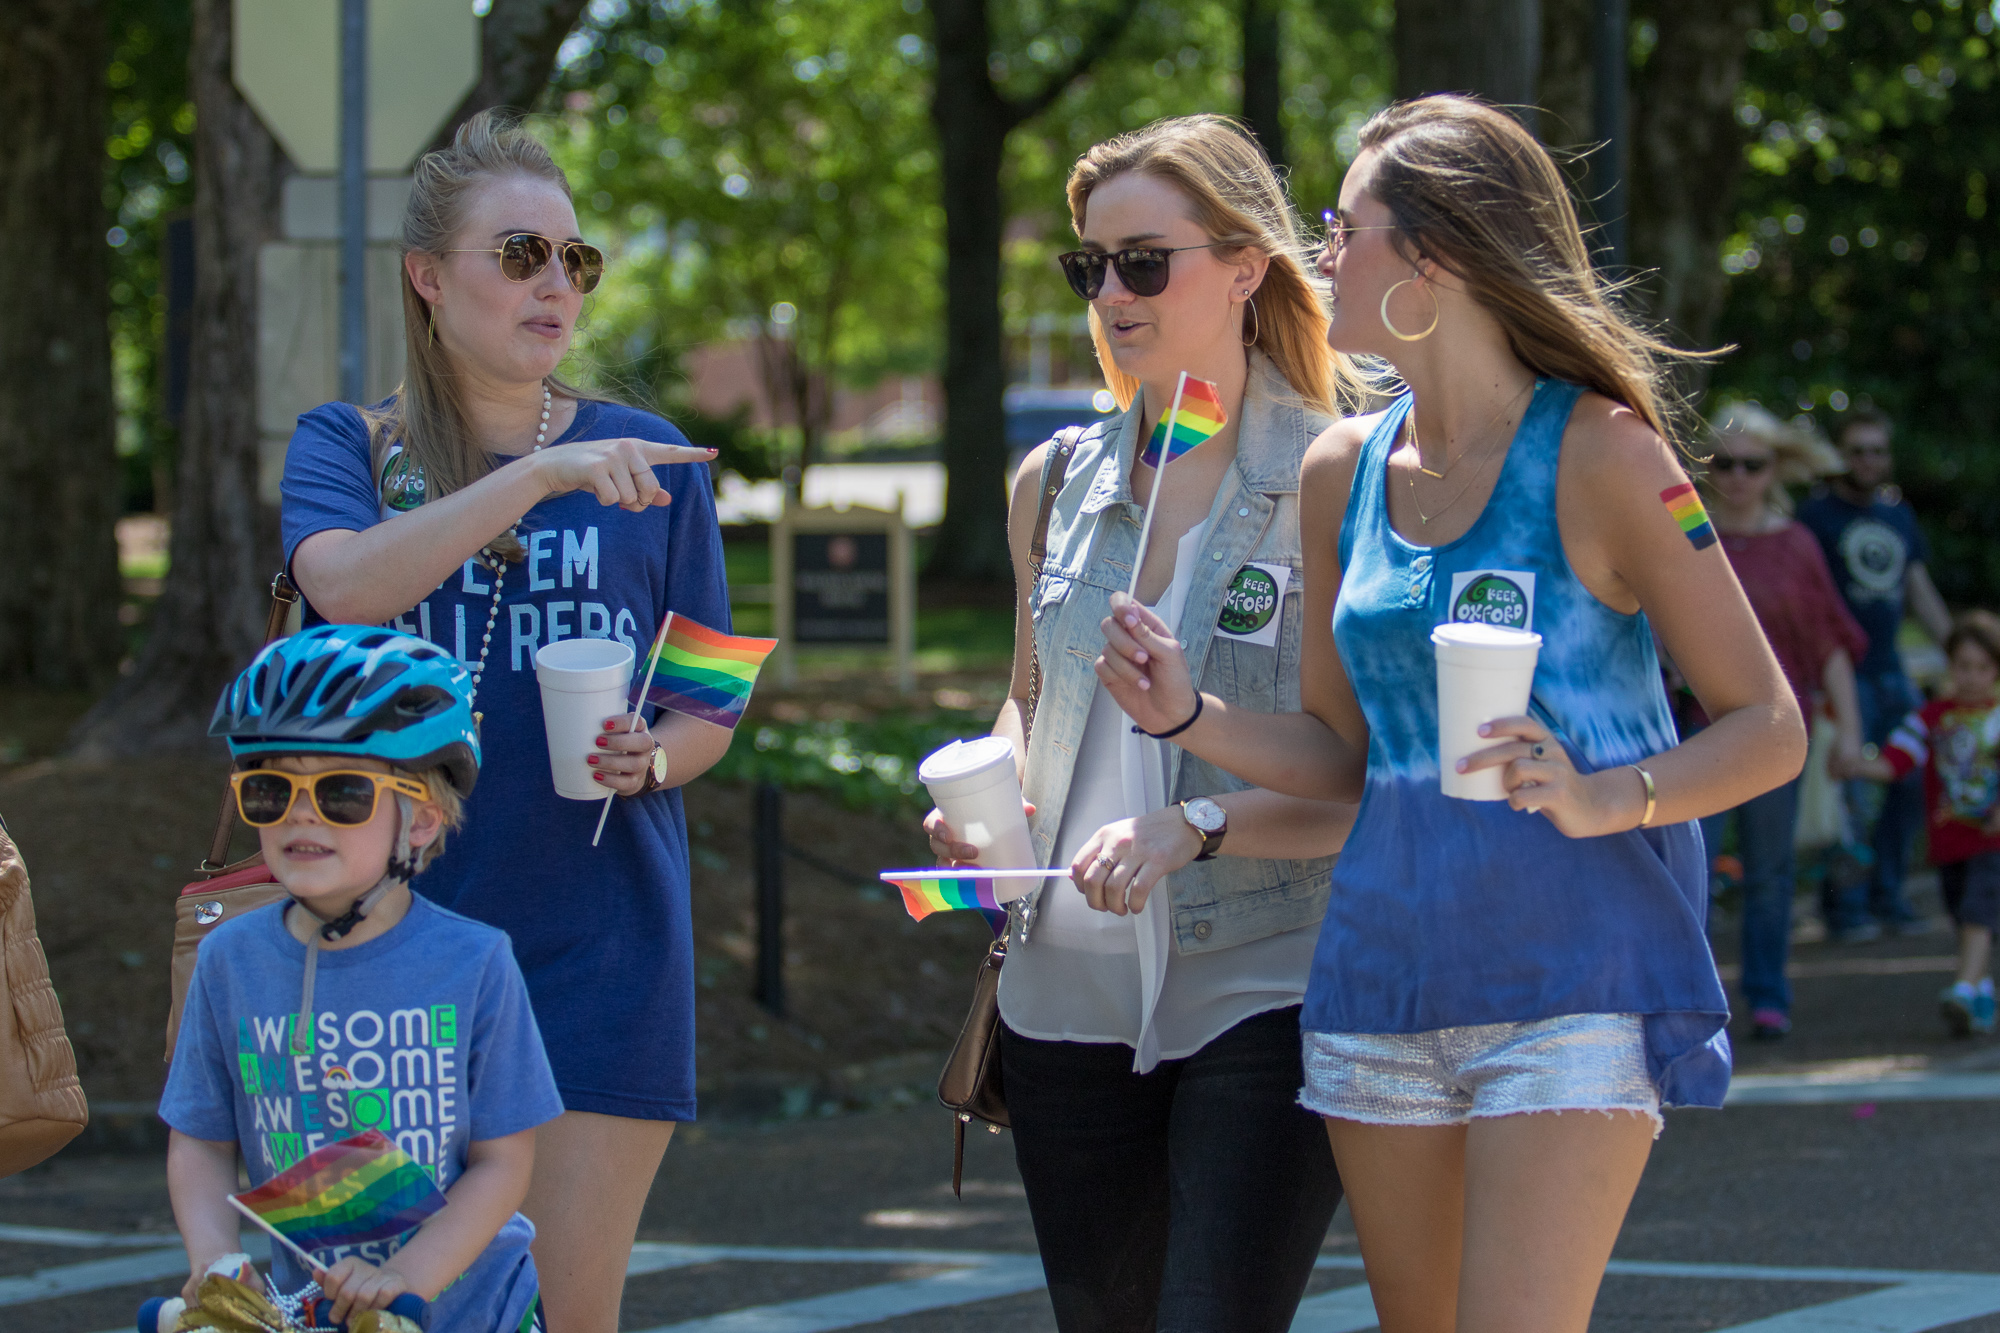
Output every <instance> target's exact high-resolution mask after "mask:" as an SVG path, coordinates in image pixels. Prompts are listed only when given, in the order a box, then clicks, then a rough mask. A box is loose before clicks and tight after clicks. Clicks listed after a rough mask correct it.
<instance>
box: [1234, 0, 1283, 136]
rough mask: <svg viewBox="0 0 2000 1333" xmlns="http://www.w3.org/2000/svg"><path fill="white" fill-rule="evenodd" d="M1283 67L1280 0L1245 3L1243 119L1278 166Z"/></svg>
mask: <svg viewBox="0 0 2000 1333" xmlns="http://www.w3.org/2000/svg"><path fill="white" fill-rule="evenodd" d="M1283 65H1284V58H1283V48H1282V46H1281V45H1280V44H1279V9H1278V0H1243V119H1244V120H1245V121H1247V122H1248V123H1249V125H1250V129H1251V132H1252V133H1254V134H1255V135H1256V136H1257V142H1258V143H1260V144H1263V145H1264V154H1265V156H1267V157H1269V158H1270V159H1271V164H1272V165H1273V166H1278V167H1282V166H1284V165H1285V127H1284V124H1283V122H1282V121H1280V119H1279V113H1280V112H1281V111H1282V110H1283V109H1284V105H1285V87H1284V80H1283V77H1282V70H1283Z"/></svg>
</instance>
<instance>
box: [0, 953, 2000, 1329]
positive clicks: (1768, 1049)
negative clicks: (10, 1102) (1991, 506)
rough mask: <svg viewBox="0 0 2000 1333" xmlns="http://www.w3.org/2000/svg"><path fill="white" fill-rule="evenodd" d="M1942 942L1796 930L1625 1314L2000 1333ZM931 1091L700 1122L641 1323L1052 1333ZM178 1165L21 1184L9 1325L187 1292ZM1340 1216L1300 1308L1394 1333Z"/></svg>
mask: <svg viewBox="0 0 2000 1333" xmlns="http://www.w3.org/2000/svg"><path fill="white" fill-rule="evenodd" d="M1947 948H1948V940H1947V939H1946V938H1945V937H1944V936H1942V935H1937V936H1928V937H1919V938H1915V939H1904V940H1901V941H1896V940H1889V941H1884V942H1882V943H1881V944H1879V945H1871V946H1869V947H1868V948H1866V949H1858V950H1846V951H1840V950H1833V949H1828V948H1818V949H1814V948H1807V949H1802V950H1801V951H1800V957H1799V960H1798V965H1797V967H1796V969H1795V971H1796V973H1797V974H1798V975H1797V976H1796V979H1795V985H1796V987H1797V989H1798V1002H1797V1007H1796V1010H1795V1016H1796V1017H1797V1018H1798V1020H1799V1023H1800V1030H1799V1032H1798V1034H1797V1035H1796V1036H1795V1038H1794V1039H1793V1040H1792V1041H1790V1042H1788V1043H1780V1044H1776V1045H1771V1046H1763V1045H1760V1046H1756V1047H1749V1048H1747V1049H1745V1050H1744V1052H1743V1059H1742V1065H1743V1067H1744V1070H1745V1073H1744V1075H1743V1076H1742V1077H1741V1078H1739V1080H1738V1083H1737V1092H1736V1094H1735V1096H1734V1098H1733V1104H1732V1105H1731V1107H1730V1108H1729V1109H1727V1110H1725V1111H1722V1112H1719V1113H1717V1112H1695V1111H1685V1112H1675V1113H1672V1114H1671V1115H1670V1116H1669V1118H1668V1126H1667V1131H1666V1134H1665V1136H1664V1137H1663V1138H1662V1139H1661V1141H1660V1143H1659V1145H1658V1147H1657V1149H1656V1150H1655V1153H1654V1156H1653V1160H1652V1163H1651V1165H1650V1167H1649V1168H1648V1171H1647V1174H1646V1178H1645V1181H1644V1183H1643V1184H1642V1186H1641V1188H1640V1191H1639V1197H1638V1199H1637V1201H1636V1202H1635V1203H1634V1205H1633V1209H1632V1213H1631V1217H1630V1219H1629V1221H1628V1223H1627V1225H1626V1228H1625V1231H1624V1234H1623V1236H1622V1237H1621V1239H1620V1243H1619V1247H1618V1255H1617V1261H1616V1262H1615V1263H1614V1265H1613V1267H1612V1270H1611V1272H1610V1274H1609V1275H1608V1276H1607V1278H1606V1280H1605V1284H1604V1289H1603V1294H1602V1296H1601V1297H1600V1299H1599V1302H1598V1313H1597V1318H1596V1319H1595V1321H1594V1323H1593V1327H1594V1328H1598V1329H1604V1330H1632V1331H1633V1333H1638V1331H1639V1330H1645V1331H1646V1333H1653V1331H1654V1330H1707V1329H1731V1330H1755V1331H1756V1333H1807V1331H1808V1330H1845V1331H1852V1330H1869V1331H1871V1333H1917V1331H1918V1330H1923V1329H1941V1328H1952V1329H1954V1330H1964V1331H1966V1333H1971V1331H1973V1330H1988V1331H1990V1333H2000V1252H1996V1247H1995V1244H1994V1242H1993V1239H1992V1236H1993V1231H1994V1228H1993V1224H1992V1222H1991V1217H1990V1214H1991V1205H1990V1197H1991V1189H1990V1181H1991V1180H1992V1175H1993V1167H1994V1165H1995V1164H1996V1162H2000V1133H1996V1132H1995V1130H1996V1127H1997V1126H1996V1122H2000V1116H1996V1111H2000V1107H1996V1105H1995V1102H1996V1101H2000V1046H1996V1045H1994V1044H1991V1043H1951V1042H1948V1041H1946V1039H1945V1038H1944V1037H1943V1035H1942V1029H1941V1027H1940V1026H1939V1025H1938V1023H1937V1019H1936V1016H1935V1003H1934V1000H1935V995H1936V992H1937V989H1938V987H1939V986H1940V985H1941V984H1942V981H1943V980H1944V976H1943V974H1942V973H1941V971H1940V969H1941V968H1942V967H1943V966H1944V961H1943V958H1942V954H1943V953H1944V951H1945V950H1946V949H1947ZM950 1166H951V1130H950V1120H949V1117H948V1116H947V1114H946V1113H945V1112H944V1111H942V1110H939V1109H937V1108H935V1107H928V1106H920V1107H915V1108H912V1109H908V1110H902V1111H893V1112H882V1113H875V1114H864V1115H853V1116H844V1117H837V1118H831V1119H824V1120H808V1121H798V1122H792V1123H787V1124H781V1125H773V1126H765V1127H755V1126H745V1125H717V1126H689V1127H687V1128H686V1129H684V1130H683V1132H682V1134H681V1135H680V1137H679V1138H677V1139H676V1141H675V1144H674V1147H673V1149H672V1151H670V1152H669V1153H668V1158H667V1165H666V1167H665V1168H664V1169H663V1170H662V1172H661V1174H660V1178H659V1180H658V1183H657V1184H656V1185H655V1187H654V1190H653V1195H652V1199H651V1202H650V1203H649V1205H648V1208H647V1213H646V1219H645V1223H644V1226H643V1228H642V1232H641V1236H642V1243H641V1244H640V1246H639V1248H638V1250H637V1252H636V1253H635V1255H634V1257H633V1263H632V1268H631V1272H632V1278H631V1280H630V1283H629V1285H628V1287H627V1297H626V1304H625V1314H626V1317H625V1322H624V1326H625V1327H626V1328H627V1329H638V1330H647V1331H648V1333H663V1331H664V1330H675V1333H693V1331H694V1330H702V1331H703V1333H723V1331H724V1330H729V1331H730V1333H780V1331H781V1330H782V1331H783V1333H809V1331H812V1330H832V1329H849V1328H856V1329H859V1328H867V1329H878V1330H888V1329H894V1330H906V1331H907V1333H944V1331H945V1330H966V1331H967V1333H970V1331H971V1330H975V1329H977V1330H981V1331H982V1333H1016V1331H1018V1333H1028V1331H1029V1330H1049V1329H1052V1328H1053V1327H1054V1323H1053V1320H1052V1319H1051V1318H1050V1316H1049V1313H1048V1305H1047V1298H1046V1296H1045V1294H1044V1293H1043V1291H1042V1290H1041V1274H1040V1269H1039V1265H1038V1264H1037V1262H1036V1261H1035V1260H1034V1258H1033V1250H1034V1246H1033V1232H1032V1229H1031V1227H1030V1224H1029V1220H1028V1213H1027V1205H1026V1202H1025V1200H1024V1199H1023V1197H1022V1193H1021V1188H1020V1183H1019V1179H1018V1177H1017V1175H1016V1174H1015V1171H1014V1169H1013V1161H1012V1145H1011V1143H1010V1141H1009V1140H1008V1138H1007V1137H1006V1136H1005V1135H997V1136H989V1135H987V1134H985V1133H983V1132H976V1133H974V1134H973V1135H971V1136H970V1138H969V1141H968V1162H967V1171H966V1174H967V1182H966V1190H965V1198H964V1199H963V1201H960V1200H955V1199H953V1198H952V1197H951V1191H950V1186H949V1183H948V1179H949V1172H950ZM171 1232H172V1227H171V1223H170V1220H169V1216H168V1213H167V1208H166V1198H165V1179H164V1173H163V1170H162V1167H161V1164H160V1163H159V1162H158V1161H157V1160H155V1159H149V1158H142V1157H75V1158H65V1159H61V1160H59V1161H58V1162H56V1163H54V1164H52V1165H51V1166H49V1167H47V1168H44V1169H42V1170H38V1171H36V1172H33V1173H30V1174H29V1175H27V1176H24V1177H18V1178H16V1179H14V1180H11V1181H5V1182H0V1328H4V1329H7V1330H10V1333H11V1330H14V1329H21V1330H23V1331H24V1333H26V1330H34V1333H100V1330H102V1331H107V1333H108V1330H111V1329H114V1328H129V1327H131V1323H130V1318H131V1312H132V1311H133V1310H134V1309H135V1308H136V1307H137V1305H138V1304H139V1302H140V1300H141V1299H142V1298H144V1297H145V1296H147V1295H151V1294H155V1293H161V1292H166V1291H170V1290H172V1289H173V1288H174V1287H175V1286H177V1285H178V1280H179V1276H180V1275H181V1274H182V1273H183V1272H184V1260H183V1259H182V1257H181V1255H180V1252H179V1250H178V1247H177V1246H176V1245H175V1244H174V1242H173V1239H172V1234H171ZM1361 1280H1362V1275H1361V1272H1360V1267H1359V1260H1358V1258H1357V1257H1356V1252H1355V1246H1354V1239H1353V1235H1352V1228H1351V1224H1350V1223H1349V1221H1348V1219H1347V1215H1346V1213H1345V1212H1344V1211H1343V1212H1342V1213H1341V1214H1340V1215H1339V1216H1338V1217H1336V1219H1335V1221H1334V1225H1333V1228H1332V1230H1331V1232H1330V1234H1329V1236H1328V1240H1327V1245H1326V1248H1325V1251H1324V1254H1323V1257H1322V1260H1321V1267H1320V1269H1319V1271H1318V1272H1317V1273H1316V1274H1315V1276H1314V1279H1313V1283H1312V1286H1311V1288H1310V1294H1309V1297H1308V1299H1307V1301H1306V1304H1305V1306H1304V1307H1303V1308H1302V1310H1301V1312H1300V1316H1299V1320H1298V1322H1297V1323H1296V1324H1295V1326H1294V1327H1295V1328H1296V1329H1298V1330H1300V1331H1301V1333H1304V1331H1305V1330H1313V1331H1314V1333H1335V1330H1350V1329H1353V1330H1359V1329H1366V1328H1372V1327H1373V1326H1374V1316H1373V1311H1372V1307H1371V1306H1370V1305H1369V1303H1368V1300H1367V1295H1366V1288H1365V1287H1364V1286H1362V1285H1360V1284H1361Z"/></svg>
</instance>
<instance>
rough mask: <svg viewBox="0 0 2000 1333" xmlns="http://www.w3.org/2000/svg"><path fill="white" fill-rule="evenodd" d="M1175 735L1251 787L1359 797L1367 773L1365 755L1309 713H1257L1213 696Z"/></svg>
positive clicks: (1315, 797)
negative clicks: (1186, 727)
mask: <svg viewBox="0 0 2000 1333" xmlns="http://www.w3.org/2000/svg"><path fill="white" fill-rule="evenodd" d="M1173 739H1174V744H1176V745H1178V746H1180V747H1181V748H1182V749H1183V750H1186V751H1187V752H1188V753H1189V754H1191V755H1194V756H1195V757H1196V758H1198V759H1205V760H1207V761H1208V762H1209V763H1211V764H1213V765H1215V766H1216V767H1217V768H1219V769H1221V770H1222V771H1223V772H1225V773H1230V774H1234V775H1235V776H1236V777H1239V778H1241V779H1242V780H1243V781H1245V782H1248V783H1250V784H1252V785H1253V786H1258V787H1263V788H1266V789H1267V790H1269V791H1272V792H1278V793H1282V794H1284V795H1286V796H1292V797H1298V798H1302V799H1304V800H1308V801H1347V802H1353V801H1359V800H1360V799H1361V788H1362V784H1363V781H1364V779H1365V778H1366V776H1367V756H1366V755H1365V754H1362V753H1360V752H1359V751H1357V750H1356V749H1355V748H1354V747H1353V746H1351V745H1349V744H1348V743H1347V741H1346V740H1345V739H1344V738H1343V737H1342V736H1341V735H1340V733H1339V732H1337V731H1335V730H1334V729H1333V728H1332V727H1330V726H1328V725H1327V724H1326V723H1325V722H1323V721H1321V720H1320V719H1319V718H1318V717H1316V716H1314V715H1313V714H1311V713H1260V712H1258V711H1257V710H1255V709H1252V708H1236V707H1232V706H1231V705H1229V704H1228V703H1225V702H1224V701H1223V700H1221V699H1218V698H1217V697H1216V696H1214V695H1213V694H1210V695H1206V696H1205V697H1204V699H1203V703H1202V710H1201V716H1200V717H1199V718H1197V719H1196V720H1195V723H1194V725H1193V726H1191V727H1189V728H1188V729H1187V730H1186V731H1183V732H1182V733H1180V734H1179V735H1178V736H1175V737H1174V738H1173Z"/></svg>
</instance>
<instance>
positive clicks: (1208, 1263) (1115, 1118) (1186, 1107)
mask: <svg viewBox="0 0 2000 1333" xmlns="http://www.w3.org/2000/svg"><path fill="white" fill-rule="evenodd" d="M1000 1060H1001V1075H1002V1078H1003V1080H1004V1082H1005V1085H1006V1089H1007V1113H1008V1115H1009V1117H1010V1118H1011V1119H1012V1120H1013V1122H1014V1157H1015V1160H1016V1161H1017V1162H1018V1163H1019V1164H1020V1168H1021V1179H1022V1180H1023V1182H1025V1184H1026V1185H1027V1190H1028V1209H1029V1212H1030V1213H1032V1214H1033V1216H1034V1221H1035V1242H1036V1245H1037V1247H1038V1248H1039V1249H1040V1250H1041V1252H1042V1268H1043V1270H1044V1271H1045V1272H1046V1273H1047V1275H1048V1283H1049V1299H1050V1301H1051V1302H1052V1303H1053V1304H1054V1306H1055V1314H1056V1326H1057V1327H1058V1328H1059V1329H1061V1330H1062V1333H1155V1331H1156V1330H1157V1331H1159V1333H1286V1330H1288V1329H1289V1328H1290V1327H1291V1323H1292V1315H1293V1313H1294V1311H1295V1310H1296V1308H1297V1306H1298V1303H1299V1297H1300V1296H1301V1295H1302V1294H1304V1292H1305V1287H1306V1280H1307V1279H1308V1278H1309V1277H1311V1275H1312V1267H1313V1260H1314V1259H1315V1258H1316V1257H1317V1256H1318V1254H1319V1247H1320V1244H1321V1242H1322V1241H1324V1240H1325V1239H1326V1227H1327V1223H1328V1222H1330V1221H1332V1220H1333V1210H1334V1209H1335V1208H1336V1207H1338V1206H1339V1204H1340V1175H1339V1173H1338V1172H1337V1171H1335V1169H1334V1165H1333V1153H1332V1150H1331V1149H1330V1148H1329V1147H1328V1145H1327V1138H1326V1129H1325V1127H1324V1126H1323V1125H1322V1124H1321V1122H1320V1119H1319V1117H1318V1116H1316V1115H1314V1114H1312V1113H1311V1112H1310V1111H1307V1110H1306V1109H1305V1108H1303V1107H1301V1106H1300V1105H1299V1104H1298V1100H1297V1098H1298V1091H1299V1086H1300V1084H1301V1083H1302V1082H1303V1081H1304V1073H1303V1071H1302V1069H1301V1067H1300V1060H1299V1010H1298V1008H1297V1007H1296V1006H1294V1007H1292V1008H1288V1009H1278V1010H1273V1011H1272V1012H1269V1013H1263V1014H1257V1015H1255V1016H1253V1017H1251V1018H1247V1019H1245V1020H1244V1021H1243V1022H1241V1023H1238V1024H1237V1025H1236V1026H1235V1027H1233V1028H1231V1029H1229V1031H1227V1032H1225V1033H1223V1034H1222V1035H1221V1036H1219V1037H1217V1038H1216V1039H1215V1040H1213V1041H1211V1042H1209V1043H1208V1045H1206V1046H1204V1047H1202V1048H1201V1049H1200V1050H1199V1051H1197V1052H1195V1053H1194V1054H1193V1055H1191V1056H1188V1057H1186V1058H1185V1059H1180V1060H1165V1061H1162V1062H1161V1063H1160V1065H1159V1066H1158V1067H1157V1068H1155V1069H1154V1070H1153V1072H1152V1073H1150V1074H1135V1073H1133V1072H1132V1048H1131V1047H1130V1046H1123V1045H1116V1044H1097V1043H1086V1042H1073V1041H1037V1040H1034V1039H1033V1038H1030V1037H1023V1036H1021V1035H1020V1034H1019V1033H1017V1032H1014V1031H1013V1030H1012V1029H1010V1028H1008V1027H1006V1026H1005V1025H1004V1024H1003V1025H1002V1026H1001V1029H1000Z"/></svg>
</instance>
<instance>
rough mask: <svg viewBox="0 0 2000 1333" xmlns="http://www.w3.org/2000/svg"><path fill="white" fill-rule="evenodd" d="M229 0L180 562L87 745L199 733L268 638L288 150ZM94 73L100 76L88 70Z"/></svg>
mask: <svg viewBox="0 0 2000 1333" xmlns="http://www.w3.org/2000/svg"><path fill="white" fill-rule="evenodd" d="M230 9H231V0H194V34H193V39H192V41H191V43H190V50H189V78H188V84H189V90H190V92H191V94H192V96H193V99H194V106H195V133H194V236H195V288H194V309H193V314H192V318H191V320H190V325H191V329H190V334H191V337H190V347H189V355H188V397H187V415H186V419H185V426H184V429H183V430H182V432H181V438H180V459H179V468H178V476H177V481H176V486H175V491H176V500H175V505H174V516H173V537H172V544H171V546H170V547H169V550H168V555H169V558H170V561H171V564H170V566H169V568H168V571H167V579H166V585H165V587H164V588H163V589H162V591H161V594H160V600H159V604H158V605H157V606H156V607H155V609H154V612H153V621H152V627H151V631H150V632H149V633H148V635H147V638H146V646H145V649H144V650H143V651H142V652H141V653H140V655H139V660H138V662H137V663H136V664H135V666H134V668H133V670H132V672H131V673H130V674H129V675H127V676H126V677H124V678H123V679H122V680H120V681H119V682H118V683H117V684H116V685H115V686H113V687H112V689H111V692H110V693H109V694H107V695H106V696H105V697H104V698H103V699H102V700H101V701H99V703H98V705H97V706H96V707H95V708H93V709H92V710H91V711H90V713H89V714H88V715H87V716H85V718H84V719H83V721H82V722H80V723H79V724H78V725H77V729H76V732H75V733H74V735H73V736H72V738H71V739H72V740H73V742H74V743H75V744H76V745H77V747H78V748H79V749H80V750H81V751H83V752H84V753H86V754H113V753H132V752H136V751H142V750H160V749H180V748H187V747H191V746H194V745H198V744H200V743H201V739H202V737H203V736H204V735H205V733H206V729H207V723H208V717H209V714H210V713H211V711H213V709H214V707H215V699H216V696H217V694H218V693H219V692H220V691H221V689H222V686H223V684H224V683H225V682H226V681H227V680H228V679H229V677H230V675H231V674H232V673H234V672H235V671H237V670H239V669H241V667H242V666H243V664H244V662H245V661H247V660H248V659H249V657H250V655H251V654H252V653H254V652H255V651H256V649H257V647H258V644H259V643H260V641H261V639H262V631H263V626H264V617H265V612H266V610H267V609H268V607H269V600H268V597H269V594H268V587H269V584H270V581H271V575H272V573H273V572H274V571H275V570H276V569H277V567H278V544H277V540H276V537H277V522H276V519H277V515H276V514H275V512H274V511H272V510H271V509H270V508H269V507H267V506H265V505H264V504H262V503H261V502H260V501H259V500H258V493H257V454H258V450H257V410H256V409H257V367H256V358H255V357H254V356H252V355H250V354H249V353H250V349H254V348H255V347H256V346H257V252H258V250H259V248H260V247H261V246H262V245H263V244H264V243H265V242H266V241H269V240H271V239H273V238H275V237H276V236H277V234H278V228H279V218H278V190H279V184H280V182H281V180H282V177H283V175H284V172H285V158H284V155H283V152H282V151H281V150H280V149H279V147H278V144H277V141H276V140H274V139H273V138H272V137H271V135H270V133H269V131H267V130H266V129H265V128H264V126H263V124H262V122H260V121H259V120H258V119H257V114H256V112H254V111H252V110H251V109H250V105H249V104H248V103H247V102H245V101H244V100H243V99H242V97H240V96H239V95H238V94H237V92H236V88H235V86H234V85H233V84H232V83H231V82H230V77H229V56H230V51H229V31H230ZM92 77H93V79H97V78H99V77H101V76H99V75H95V74H93V76H92Z"/></svg>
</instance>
